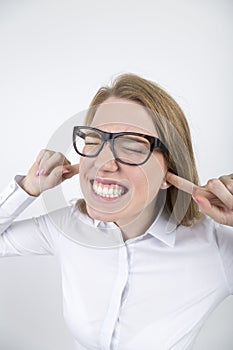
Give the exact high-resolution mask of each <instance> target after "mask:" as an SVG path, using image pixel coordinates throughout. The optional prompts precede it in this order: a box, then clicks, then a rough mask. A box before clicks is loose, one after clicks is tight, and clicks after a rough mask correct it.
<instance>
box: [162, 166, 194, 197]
mask: <svg viewBox="0 0 233 350" xmlns="http://www.w3.org/2000/svg"><path fill="white" fill-rule="evenodd" d="M166 181H167V182H169V183H170V184H171V185H173V186H175V187H176V188H178V189H179V190H182V191H184V192H186V193H189V194H193V190H194V188H195V187H197V186H196V185H194V184H193V183H192V182H191V181H189V180H186V179H183V178H182V177H179V176H177V175H175V174H173V173H170V172H169V171H168V172H167V175H166Z"/></svg>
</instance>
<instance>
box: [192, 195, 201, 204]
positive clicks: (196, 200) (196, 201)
mask: <svg viewBox="0 0 233 350" xmlns="http://www.w3.org/2000/svg"><path fill="white" fill-rule="evenodd" d="M192 199H193V200H194V202H195V203H197V204H199V203H200V202H199V200H198V199H197V198H196V197H194V196H192Z"/></svg>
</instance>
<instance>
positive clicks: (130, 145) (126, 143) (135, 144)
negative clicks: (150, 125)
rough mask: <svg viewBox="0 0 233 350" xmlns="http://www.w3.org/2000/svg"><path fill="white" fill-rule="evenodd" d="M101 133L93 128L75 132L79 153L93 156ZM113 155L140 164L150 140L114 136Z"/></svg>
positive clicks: (99, 142) (100, 138) (96, 151)
mask: <svg viewBox="0 0 233 350" xmlns="http://www.w3.org/2000/svg"><path fill="white" fill-rule="evenodd" d="M102 143H103V141H102V137H101V134H100V133H98V132H97V131H95V130H90V129H85V128H82V129H80V130H79V132H78V133H77V134H76V138H75V144H76V148H77V150H78V152H79V153H81V154H83V155H84V156H89V157H91V156H95V155H97V154H98V152H99V150H100V148H101V147H102ZM113 148H114V152H115V156H116V157H117V158H118V159H120V160H121V161H123V162H126V163H130V164H140V163H142V162H143V161H145V160H146V159H147V157H148V154H149V153H150V142H149V141H148V140H147V139H145V138H143V137H140V136H134V135H120V136H117V137H115V138H114V141H113Z"/></svg>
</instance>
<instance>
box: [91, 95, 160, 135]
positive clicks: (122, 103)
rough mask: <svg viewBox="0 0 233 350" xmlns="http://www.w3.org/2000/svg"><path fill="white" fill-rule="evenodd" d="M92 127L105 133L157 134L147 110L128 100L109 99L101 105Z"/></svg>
mask: <svg viewBox="0 0 233 350" xmlns="http://www.w3.org/2000/svg"><path fill="white" fill-rule="evenodd" d="M91 126H93V127H101V128H102V129H103V130H105V131H111V130H112V131H116V132H118V131H136V132H146V133H148V134H152V135H153V134H157V132H156V128H155V125H154V123H153V121H152V119H151V116H150V115H149V113H148V112H147V111H146V109H145V108H144V107H143V106H141V105H140V104H138V103H136V102H133V101H129V100H126V99H125V100H124V99H117V98H109V99H107V100H106V101H105V102H103V103H102V104H100V105H99V106H98V108H97V111H96V113H95V116H94V119H93V120H92V123H91ZM113 129H114V130H113Z"/></svg>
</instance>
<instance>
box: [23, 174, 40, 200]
mask: <svg viewBox="0 0 233 350" xmlns="http://www.w3.org/2000/svg"><path fill="white" fill-rule="evenodd" d="M18 185H19V186H20V187H21V188H22V189H23V190H24V191H25V192H27V194H29V196H33V197H38V196H39V195H40V193H38V192H36V191H35V189H34V190H33V188H31V186H30V184H29V183H28V181H27V177H24V178H23V179H22V180H21V181H20V182H19V183H18Z"/></svg>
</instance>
